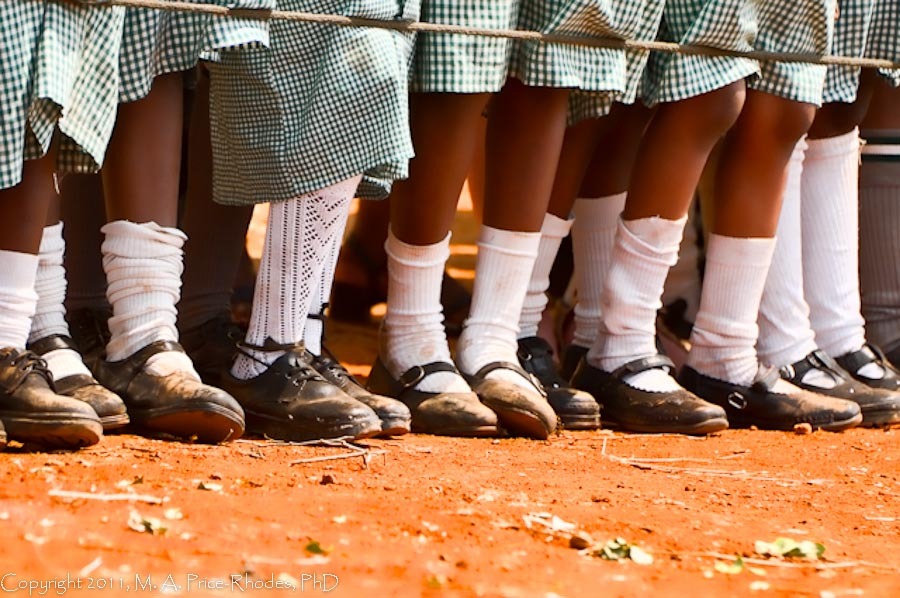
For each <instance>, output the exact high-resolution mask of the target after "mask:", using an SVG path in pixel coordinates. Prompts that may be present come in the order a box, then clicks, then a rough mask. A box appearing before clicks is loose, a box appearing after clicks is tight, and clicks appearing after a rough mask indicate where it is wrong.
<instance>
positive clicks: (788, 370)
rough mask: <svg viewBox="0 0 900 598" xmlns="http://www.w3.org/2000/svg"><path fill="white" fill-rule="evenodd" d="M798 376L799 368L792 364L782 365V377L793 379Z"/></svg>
mask: <svg viewBox="0 0 900 598" xmlns="http://www.w3.org/2000/svg"><path fill="white" fill-rule="evenodd" d="M796 376H797V370H795V369H794V366H793V365H792V364H788V365H784V366H781V377H782V378H784V379H786V380H793V379H794V378H795V377H796Z"/></svg>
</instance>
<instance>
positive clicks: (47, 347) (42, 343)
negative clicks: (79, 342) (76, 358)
mask: <svg viewBox="0 0 900 598" xmlns="http://www.w3.org/2000/svg"><path fill="white" fill-rule="evenodd" d="M60 349H71V350H72V351H75V352H78V347H76V346H75V341H73V340H72V337H70V336H67V335H65V334H51V335H50V336H45V337H44V338H41V339H38V340H36V341H34V342H33V343H28V350H29V351H34V352H35V353H37V354H38V355H46V354H47V353H49V352H50V351H58V350H60Z"/></svg>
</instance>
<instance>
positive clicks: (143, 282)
mask: <svg viewBox="0 0 900 598" xmlns="http://www.w3.org/2000/svg"><path fill="white" fill-rule="evenodd" d="M101 232H103V234H104V235H105V238H104V240H103V245H102V247H101V252H102V254H103V269H104V270H105V271H106V280H107V289H106V297H107V299H108V300H109V304H110V305H111V306H112V310H113V316H112V317H111V318H110V319H109V331H110V334H111V338H110V340H109V343H108V344H107V345H106V358H107V359H108V360H109V361H121V360H123V359H127V358H128V357H131V356H132V355H133V354H134V353H136V352H137V351H139V350H141V349H143V348H144V347H146V346H147V345H149V344H150V343H153V342H156V341H161V340H168V341H177V340H178V330H177V329H176V328H175V320H176V317H177V312H176V310H175V304H176V303H178V298H179V295H180V291H181V272H182V269H183V265H182V264H183V262H182V247H183V246H184V242H185V240H186V239H187V237H186V236H185V234H184V233H183V232H181V231H180V230H178V229H177V228H168V227H163V226H159V225H158V224H156V223H155V222H145V223H142V224H137V223H134V222H128V221H126V220H116V221H113V222H110V223H109V224H107V225H105V226H104V227H103V228H102V229H101ZM147 371H149V372H151V373H153V374H154V375H157V376H167V375H169V374H171V373H174V372H183V373H187V374H189V375H191V376H192V377H194V378H196V379H197V380H200V376H198V375H197V372H196V371H195V370H194V366H193V364H192V363H191V360H190V358H189V357H188V356H187V355H185V354H184V353H182V352H180V351H164V352H162V353H157V354H156V355H153V356H152V357H151V358H150V359H148V360H147Z"/></svg>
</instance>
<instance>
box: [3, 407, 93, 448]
mask: <svg viewBox="0 0 900 598" xmlns="http://www.w3.org/2000/svg"><path fill="white" fill-rule="evenodd" d="M0 421H3V425H4V426H5V427H6V436H7V438H9V439H11V440H18V441H19V442H23V443H28V442H32V443H35V444H40V445H43V446H47V447H51V448H67V449H77V448H82V447H86V446H93V445H95V444H97V443H98V442H100V440H101V439H102V438H103V426H102V425H101V424H100V422H99V421H98V420H96V419H89V418H81V417H71V416H69V417H61V418H50V417H47V418H33V417H22V416H20V415H7V414H5V413H0Z"/></svg>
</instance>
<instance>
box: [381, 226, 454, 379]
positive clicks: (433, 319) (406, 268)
mask: <svg viewBox="0 0 900 598" xmlns="http://www.w3.org/2000/svg"><path fill="white" fill-rule="evenodd" d="M384 249H385V252H386V253H387V265H388V294H387V312H386V313H385V316H384V325H383V327H382V330H381V337H380V341H381V350H380V357H381V359H382V361H383V362H384V365H385V367H387V369H388V371H389V372H390V373H391V374H392V375H393V376H394V377H395V378H399V377H400V376H401V375H402V374H403V373H404V372H406V371H407V370H409V369H410V368H411V367H413V366H417V365H426V364H429V363H433V362H436V361H442V362H446V363H452V362H453V359H452V358H451V357H450V345H448V344H447V335H446V333H445V331H444V313H443V310H444V308H443V306H442V305H441V282H442V280H443V277H444V265H445V264H446V263H447V258H449V257H450V235H449V234H448V235H447V237H446V238H445V239H444V240H443V241H440V242H438V243H435V244H433V245H410V244H408V243H404V242H403V241H401V240H400V239H398V238H397V237H395V236H394V233H393V231H389V232H388V238H387V241H386V242H385V244H384ZM416 389H418V390H422V391H426V392H471V389H470V388H469V385H468V384H467V383H466V381H465V380H464V379H463V378H462V377H461V376H459V375H457V374H454V373H452V372H438V373H436V374H432V375H430V376H428V377H426V378H425V379H424V380H422V381H421V382H420V383H419V384H417V385H416Z"/></svg>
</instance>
